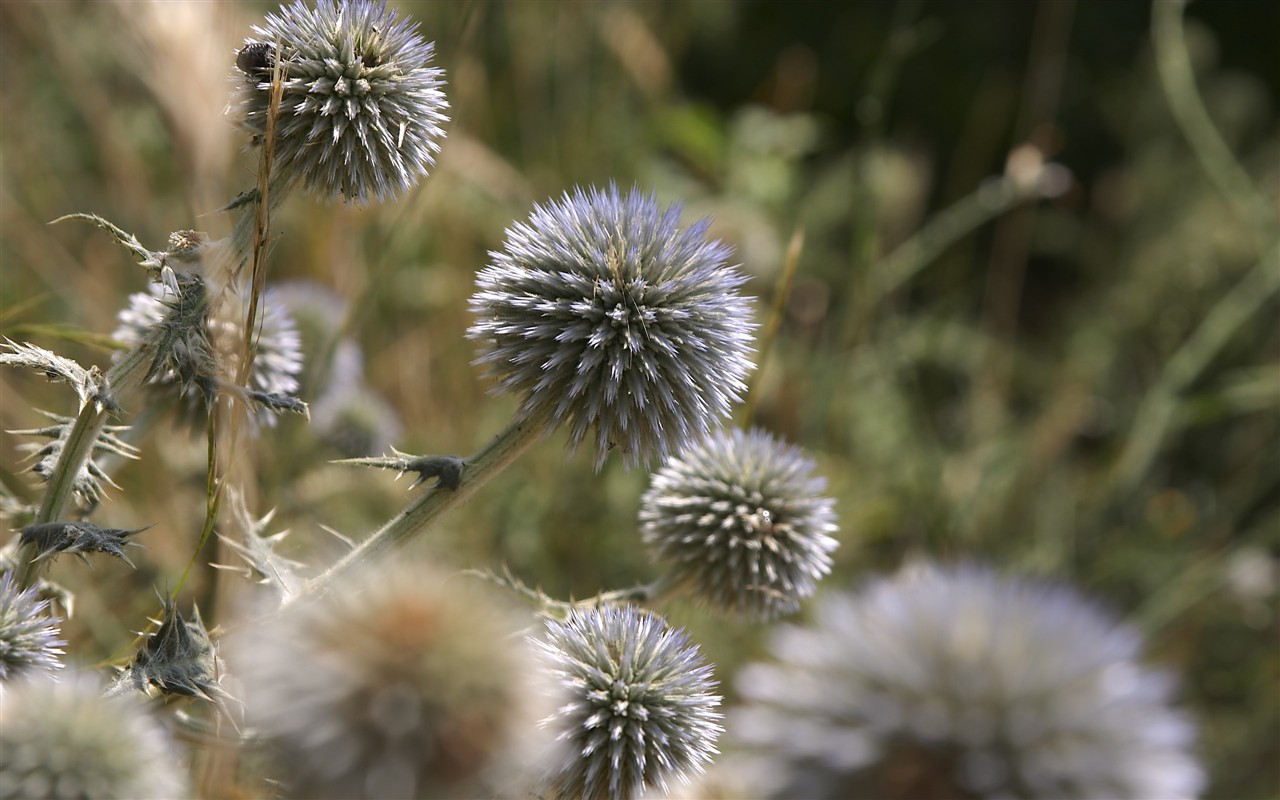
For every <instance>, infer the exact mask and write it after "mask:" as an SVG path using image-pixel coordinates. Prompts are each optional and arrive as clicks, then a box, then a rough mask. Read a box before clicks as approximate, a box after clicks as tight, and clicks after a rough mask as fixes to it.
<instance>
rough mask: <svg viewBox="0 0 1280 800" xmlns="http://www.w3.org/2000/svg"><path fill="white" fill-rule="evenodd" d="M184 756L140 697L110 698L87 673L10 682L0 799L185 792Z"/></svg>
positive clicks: (0, 718)
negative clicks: (57, 678)
mask: <svg viewBox="0 0 1280 800" xmlns="http://www.w3.org/2000/svg"><path fill="white" fill-rule="evenodd" d="M183 762H184V758H183V755H182V754H181V752H180V751H179V750H178V749H177V748H176V747H175V746H174V744H173V741H172V740H171V738H170V736H169V733H168V731H166V730H165V728H164V726H163V725H162V724H161V723H160V722H159V721H158V720H156V719H155V718H154V717H153V716H151V714H150V713H149V712H148V711H147V709H146V707H145V706H144V705H143V704H142V703H141V701H140V700H139V699H138V697H137V696H134V695H120V696H115V697H104V696H103V694H102V687H101V686H100V685H99V684H98V683H97V681H95V680H93V679H91V678H90V677H89V676H88V675H80V676H63V677H62V678H61V679H60V680H58V681H54V680H52V679H51V678H49V677H48V676H33V677H31V678H28V679H25V680H21V681H15V682H13V683H10V684H6V685H5V687H4V693H3V695H0V797H22V798H29V800H41V799H42V798H48V799H49V800H55V799H60V798H84V797H95V798H97V797H101V798H120V799H121V800H125V799H126V798H128V799H129V800H133V799H134V798H157V799H161V798H162V799H163V800H172V798H175V797H186V796H188V795H187V779H186V773H185V768H184V763H183Z"/></svg>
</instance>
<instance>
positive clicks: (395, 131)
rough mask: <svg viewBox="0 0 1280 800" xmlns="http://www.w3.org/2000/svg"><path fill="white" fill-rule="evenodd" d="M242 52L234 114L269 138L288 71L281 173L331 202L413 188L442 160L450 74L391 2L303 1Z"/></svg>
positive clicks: (270, 22) (277, 165)
mask: <svg viewBox="0 0 1280 800" xmlns="http://www.w3.org/2000/svg"><path fill="white" fill-rule="evenodd" d="M253 31H254V36H253V38H251V39H246V40H245V46H244V48H243V49H241V50H240V52H239V53H238V54H237V58H236V65H237V66H236V71H235V73H233V80H234V81H235V84H236V86H237V87H238V103H237V107H236V109H235V112H234V113H235V114H236V116H237V118H238V119H239V121H240V124H241V125H243V126H244V127H245V128H246V129H247V130H248V131H249V132H250V133H251V134H252V137H253V139H252V140H253V143H254V144H255V145H260V144H262V142H263V139H264V137H265V136H266V129H267V115H268V110H269V107H270V99H271V81H272V70H273V69H274V67H275V62H276V57H277V54H278V55H279V56H280V60H281V64H280V66H281V68H282V70H283V72H284V77H283V92H282V94H281V98H280V109H279V115H278V117H277V120H276V127H275V139H274V142H275V147H274V156H273V165H274V166H273V170H274V172H275V174H276V175H277V176H279V177H280V178H281V179H283V180H285V181H287V182H288V183H290V184H300V185H301V186H303V187H304V188H305V189H306V190H307V191H309V192H311V193H312V194H315V195H317V196H319V197H321V198H323V199H326V200H334V199H339V198H342V199H344V200H347V201H354V202H356V203H360V204H364V203H366V202H368V200H369V199H370V198H371V197H376V198H377V199H378V200H379V201H382V200H388V199H391V198H394V197H396V196H397V195H399V194H401V193H402V192H405V191H407V190H409V189H411V188H413V186H414V185H416V184H417V182H418V181H419V180H420V179H421V178H422V177H424V176H425V175H426V174H427V170H428V169H429V168H431V167H432V166H433V165H434V164H435V156H436V154H437V153H439V152H440V143H441V141H442V140H443V139H444V136H445V133H444V130H443V129H442V128H441V126H442V125H443V124H444V123H445V122H447V121H448V117H447V116H446V113H445V112H446V110H447V109H448V107H449V104H448V102H447V101H446V100H445V96H444V91H443V90H442V88H441V87H442V86H443V84H444V71H443V70H441V69H439V68H437V67H433V66H431V59H432V56H433V54H434V49H435V46H434V44H433V43H432V42H428V41H426V40H425V39H423V38H422V36H421V35H419V33H418V24H417V23H416V22H413V21H411V20H409V19H406V18H404V17H402V16H400V15H399V14H397V13H396V12H395V11H394V10H392V9H388V8H387V6H386V3H385V2H376V1H375V0H317V2H316V3H315V6H314V7H312V6H311V5H310V4H309V3H307V2H304V0H297V2H295V3H293V4H292V5H289V6H285V7H283V8H281V9H280V10H279V11H277V12H276V13H274V14H268V15H267V18H266V21H265V22H264V24H262V25H256V26H254V29H253Z"/></svg>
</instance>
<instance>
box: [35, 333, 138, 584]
mask: <svg viewBox="0 0 1280 800" xmlns="http://www.w3.org/2000/svg"><path fill="white" fill-rule="evenodd" d="M153 349H154V348H153V347H152V346H150V345H147V344H142V345H139V346H137V347H135V348H134V349H132V350H130V351H129V352H128V353H126V354H125V357H124V358H122V359H120V361H119V362H117V363H116V364H115V366H113V367H112V368H111V369H110V370H108V371H107V374H106V377H105V379H104V380H103V383H102V386H103V391H104V393H107V394H108V395H109V396H110V397H111V399H112V400H115V401H116V402H119V400H120V398H121V397H122V396H126V395H128V394H129V393H130V392H132V390H133V389H134V388H135V387H136V386H137V385H138V384H140V383H141V382H142V376H143V375H145V374H146V368H147V365H148V363H149V362H150V356H151V355H152V351H153ZM109 413H110V412H109V411H108V409H107V408H106V407H105V406H104V405H103V404H102V402H101V401H100V400H99V399H95V398H89V399H88V400H86V401H85V403H84V405H83V406H82V407H81V408H80V414H79V415H78V416H77V417H76V421H75V423H74V424H73V425H72V426H71V431H70V433H68V434H67V440H66V442H64V443H63V445H62V452H61V453H59V454H58V463H57V465H56V466H54V468H53V472H52V473H51V474H50V475H49V481H48V483H47V484H46V488H45V492H44V498H43V499H42V500H41V501H40V510H39V511H38V512H37V513H36V517H35V519H34V520H32V524H34V525H40V524H44V523H46V522H55V521H57V520H59V519H62V518H63V516H64V515H65V514H66V511H67V507H68V506H69V505H70V504H71V498H72V496H73V495H74V494H75V485H76V476H78V475H79V474H80V472H81V470H82V469H84V465H85V462H86V461H88V460H89V458H90V457H91V456H92V455H93V448H94V445H95V444H97V442H98V437H99V436H101V435H102V431H103V429H104V428H105V427H106V425H107V417H108V415H109ZM43 564H44V562H43V561H41V562H37V561H34V560H30V561H24V562H23V564H22V567H21V569H20V570H19V571H18V584H19V585H20V586H22V587H27V586H31V585H32V584H33V583H35V581H36V579H37V577H38V576H39V572H40V568H41V566H43Z"/></svg>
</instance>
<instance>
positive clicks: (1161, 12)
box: [1151, 0, 1277, 250]
mask: <svg viewBox="0 0 1280 800" xmlns="http://www.w3.org/2000/svg"><path fill="white" fill-rule="evenodd" d="M1185 7H1186V2H1185V0H1170V1H1169V2H1155V3H1153V4H1152V7H1151V41H1152V44H1153V45H1154V47H1155V55H1156V68H1157V70H1158V71H1159V73H1160V88H1161V89H1163V90H1164V96H1165V99H1166V100H1167V101H1168V102H1169V108H1170V110H1172V111H1173V117H1174V120H1175V121H1176V122H1177V123H1178V128H1179V129H1180V130H1181V131H1182V135H1183V136H1184V137H1186V140H1187V144H1189V145H1190V146H1191V152H1192V153H1193V154H1194V155H1195V157H1196V160H1197V161H1199V162H1200V167H1201V169H1203V170H1204V171H1205V174H1207V175H1208V176H1209V180H1211V181H1213V184H1214V186H1216V187H1217V189H1218V191H1220V192H1221V193H1222V194H1223V196H1224V197H1226V199H1227V202H1229V203H1233V204H1235V205H1236V206H1237V208H1238V209H1239V211H1240V212H1241V213H1242V214H1243V215H1244V216H1245V218H1246V219H1248V220H1249V222H1250V224H1251V225H1252V227H1253V228H1254V231H1255V233H1256V235H1257V236H1258V239H1259V242H1260V244H1261V247H1260V249H1261V250H1265V249H1266V248H1267V247H1268V246H1269V245H1270V244H1271V243H1272V242H1274V241H1275V237H1276V232H1277V224H1276V214H1275V211H1274V210H1273V209H1271V208H1270V206H1269V204H1268V201H1267V199H1266V198H1265V197H1263V196H1262V194H1261V193H1260V192H1259V191H1258V190H1257V189H1256V188H1255V187H1254V185H1253V182H1252V181H1251V180H1250V179H1249V175H1248V174H1247V173H1246V172H1245V171H1244V168H1243V167H1241V166H1240V164H1239V163H1237V161H1236V159H1235V157H1234V156H1233V155H1232V153H1231V148H1229V147H1227V143H1226V142H1225V141H1223V139H1222V136H1221V135H1220V134H1219V133H1218V129H1217V128H1216V127H1215V126H1214V124H1213V119H1212V118H1211V117H1210V116H1209V111H1208V109H1206V108H1205V106H1204V102H1203V101H1202V100H1201V99H1200V93H1199V91H1197V89H1196V76H1195V70H1194V69H1192V66H1191V56H1190V55H1189V54H1188V53H1187V45H1186V39H1185V31H1184V30H1183V24H1182V23H1183V18H1182V12H1183V9H1184V8H1185Z"/></svg>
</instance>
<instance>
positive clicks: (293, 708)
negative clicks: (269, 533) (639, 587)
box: [232, 563, 532, 798]
mask: <svg viewBox="0 0 1280 800" xmlns="http://www.w3.org/2000/svg"><path fill="white" fill-rule="evenodd" d="M366 570H367V571H366V572H364V573H363V574H357V575H354V576H352V577H353V579H352V580H350V581H347V582H344V583H343V584H342V585H341V586H338V587H335V588H334V589H332V590H331V591H330V592H329V593H328V594H325V595H324V596H322V597H319V598H315V599H311V598H307V599H299V600H296V601H295V602H294V603H292V604H291V605H289V606H287V607H286V608H285V610H284V611H283V612H282V614H281V615H280V616H279V617H277V618H275V619H273V620H272V621H271V622H269V623H268V624H266V625H264V626H258V627H257V628H256V629H255V630H254V631H253V632H252V633H251V634H249V635H248V636H247V638H246V639H245V640H242V641H241V642H239V647H238V648H235V649H234V650H233V652H232V666H233V667H236V668H237V669H236V672H237V674H238V675H239V676H240V679H241V681H242V682H243V685H244V693H245V699H246V716H247V717H248V719H249V721H250V724H251V725H253V726H254V727H255V728H257V729H258V730H260V731H261V732H262V734H263V735H264V737H265V739H266V740H267V742H268V744H269V746H270V756H271V761H272V763H273V764H274V767H275V769H276V771H277V774H276V775H275V777H278V778H279V779H281V780H282V781H283V782H284V784H285V785H286V786H287V787H288V789H289V792H290V796H298V797H335V798H360V797H368V798H382V797H439V798H453V797H461V796H471V795H472V794H481V793H483V792H484V791H485V790H486V789H485V787H489V789H490V790H491V789H492V787H493V786H494V783H493V782H494V781H498V780H500V779H501V777H502V776H501V775H500V774H499V773H500V772H501V770H502V768H503V767H504V766H505V759H506V758H507V757H508V756H509V754H510V753H511V752H512V750H513V747H514V744H515V743H514V742H513V741H512V738H511V734H512V733H513V732H514V731H515V730H517V729H520V728H521V726H522V724H524V723H525V719H524V717H523V713H524V708H525V696H526V695H528V694H529V693H528V692H526V691H525V690H524V689H523V684H522V677H523V676H524V675H525V674H526V673H527V670H525V669H524V668H523V662H524V660H525V655H524V653H523V651H522V647H521V644H522V643H521V640H520V639H519V638H518V637H516V636H515V635H514V626H513V625H512V624H511V623H510V621H509V620H508V618H507V617H506V616H505V613H504V612H503V611H502V610H501V609H500V608H499V607H497V606H495V605H494V603H495V601H494V600H493V599H492V598H490V597H489V596H488V595H483V594H480V593H479V592H476V591H469V590H471V589H475V588H477V587H475V586H473V585H467V584H458V583H455V582H446V581H445V580H444V578H443V577H441V576H438V575H436V574H434V573H432V572H431V571H429V570H424V569H423V567H421V566H420V565H414V564H408V563H398V564H384V565H380V566H376V567H367V568H366ZM529 713H530V715H532V711H530V712H529ZM528 724H530V725H531V724H532V719H529V720H528Z"/></svg>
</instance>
